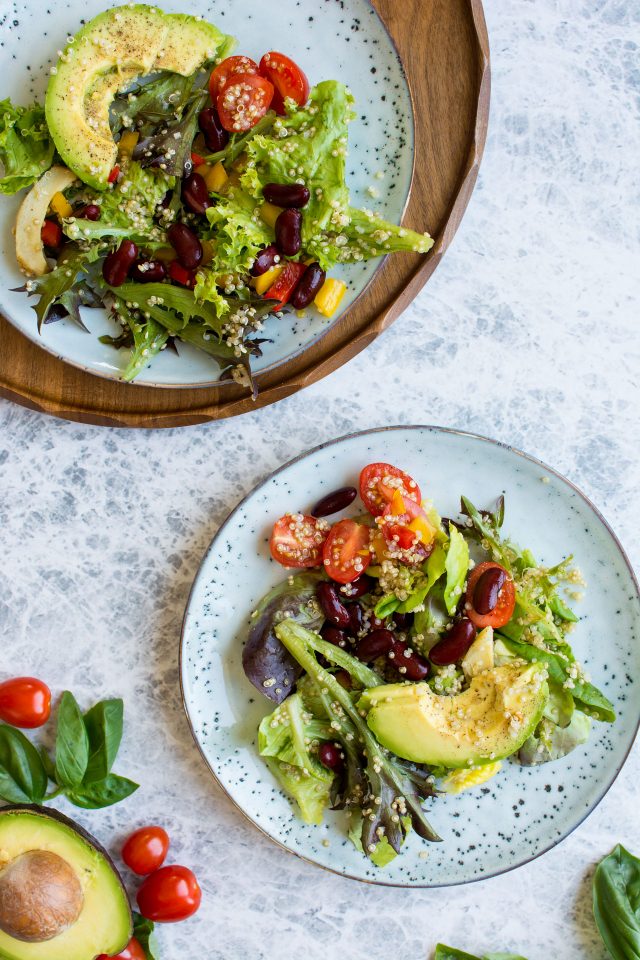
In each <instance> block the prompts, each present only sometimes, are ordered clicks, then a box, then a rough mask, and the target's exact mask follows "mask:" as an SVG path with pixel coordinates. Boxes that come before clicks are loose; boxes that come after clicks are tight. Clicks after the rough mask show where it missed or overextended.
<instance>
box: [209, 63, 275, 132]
mask: <svg viewBox="0 0 640 960" xmlns="http://www.w3.org/2000/svg"><path fill="white" fill-rule="evenodd" d="M272 100H273V85H272V84H270V83H269V81H268V80H265V78H264V77H258V76H254V75H253V74H251V73H236V74H234V75H233V76H232V77H230V78H229V79H228V80H227V82H226V83H225V85H224V87H223V88H222V90H221V91H220V93H219V94H218V99H217V102H216V106H217V108H218V116H219V117H220V123H221V124H222V126H223V127H224V129H225V130H228V131H229V132H230V133H240V132H242V131H244V130H251V128H252V127H255V125H256V123H257V122H258V120H261V119H262V118H263V117H264V115H265V113H266V112H267V110H268V109H269V107H270V106H271V101H272Z"/></svg>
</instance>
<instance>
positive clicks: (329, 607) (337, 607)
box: [316, 583, 349, 627]
mask: <svg viewBox="0 0 640 960" xmlns="http://www.w3.org/2000/svg"><path fill="white" fill-rule="evenodd" d="M316 597H317V598H318V603H319V604H320V606H321V607H322V612H323V613H324V615H325V617H326V618H327V620H328V621H329V623H330V624H331V625H332V626H334V627H348V626H349V611H348V610H347V608H346V607H345V605H344V604H343V603H342V601H341V600H340V597H339V595H338V591H337V590H336V588H335V587H334V585H333V584H332V583H319V584H318V586H317V587H316Z"/></svg>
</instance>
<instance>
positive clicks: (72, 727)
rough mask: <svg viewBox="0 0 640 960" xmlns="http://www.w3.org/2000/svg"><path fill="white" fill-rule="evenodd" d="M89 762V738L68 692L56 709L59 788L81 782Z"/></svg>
mask: <svg viewBox="0 0 640 960" xmlns="http://www.w3.org/2000/svg"><path fill="white" fill-rule="evenodd" d="M88 762H89V737H88V736H87V730H86V727H85V725H84V720H83V719H82V713H81V712H80V707H79V706H78V704H77V702H76V699H75V697H74V696H73V694H72V693H69V691H68V690H65V692H64V693H63V694H62V698H61V700H60V707H59V709H58V732H57V735H56V780H57V782H58V783H59V784H60V786H61V787H75V786H77V785H78V784H79V783H81V782H82V778H83V777H84V774H85V771H86V769H87V763H88Z"/></svg>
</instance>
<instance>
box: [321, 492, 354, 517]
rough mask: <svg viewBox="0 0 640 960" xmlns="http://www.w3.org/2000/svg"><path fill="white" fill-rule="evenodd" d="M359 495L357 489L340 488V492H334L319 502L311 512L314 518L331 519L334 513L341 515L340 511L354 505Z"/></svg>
mask: <svg viewBox="0 0 640 960" xmlns="http://www.w3.org/2000/svg"><path fill="white" fill-rule="evenodd" d="M357 495H358V491H357V490H356V488H355V487H340V488H339V489H338V490H332V492H331V493H328V494H327V495H326V497H323V498H322V500H318V502H317V503H316V505H315V507H314V508H313V510H312V511H311V516H312V517H330V516H331V514H333V513H339V512H340V510H346V508H347V507H348V506H349V504H350V503H353V501H354V500H355V498H356V497H357Z"/></svg>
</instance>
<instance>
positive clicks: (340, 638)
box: [243, 463, 615, 867]
mask: <svg viewBox="0 0 640 960" xmlns="http://www.w3.org/2000/svg"><path fill="white" fill-rule="evenodd" d="M358 493H359V495H360V499H361V501H362V505H360V506H358V505H356V498H357V496H358ZM349 508H350V509H349ZM347 510H349V513H350V515H345V511H347ZM337 514H342V517H341V518H339V519H337V520H335V522H333V523H330V522H329V521H328V520H327V519H326V518H327V517H334V516H335V515H337ZM504 514H505V501H504V497H502V496H501V497H500V498H499V499H498V501H497V503H496V505H495V507H494V508H493V509H492V510H480V509H478V508H476V507H475V506H474V505H473V503H472V502H471V501H470V500H468V499H467V498H466V497H462V501H461V513H460V515H459V516H458V517H456V518H450V519H443V518H442V517H440V516H439V514H438V513H437V511H436V508H435V506H434V505H433V503H431V502H430V501H428V500H427V499H425V498H423V495H422V493H421V491H420V487H419V486H418V483H417V482H416V480H414V479H413V478H412V477H410V476H409V475H408V474H406V473H405V472H404V471H402V470H400V469H398V468H397V467H395V466H393V465H391V464H388V463H370V464H368V465H367V466H365V467H364V469H363V470H362V472H361V474H360V478H359V489H356V487H355V486H353V487H342V488H340V489H338V490H335V491H334V492H333V493H331V494H329V495H327V496H326V497H324V498H323V499H322V500H321V501H320V502H319V503H318V504H316V505H315V507H313V509H311V510H310V511H309V512H308V513H297V512H291V513H287V514H285V515H284V516H282V517H281V518H280V519H279V520H278V521H277V522H276V523H275V525H274V527H273V532H272V535H271V540H270V549H271V555H272V557H273V559H274V560H275V561H277V562H278V563H279V564H280V565H281V566H283V567H285V568H287V569H288V570H289V571H290V573H289V575H288V576H287V577H286V578H285V579H284V580H283V581H282V583H280V584H279V585H277V586H276V587H275V588H274V589H273V590H271V591H270V592H269V593H268V594H267V595H266V596H265V597H264V598H263V599H262V601H261V602H260V603H259V605H258V607H257V609H256V610H255V611H254V613H253V615H252V619H251V626H250V630H249V635H248V639H247V642H246V644H245V646H244V649H243V667H244V670H245V673H246V675H247V677H248V678H249V680H250V681H251V682H252V683H253V684H254V686H255V687H256V688H257V689H258V690H259V691H260V692H261V693H262V694H264V695H265V696H266V697H268V698H269V699H270V700H271V701H272V702H273V703H274V704H275V709H274V710H273V711H272V712H271V713H269V714H268V715H267V716H265V717H264V719H263V720H262V722H261V723H260V727H259V731H258V747H259V751H260V754H261V756H262V757H263V758H264V760H265V763H266V764H267V766H268V768H269V770H270V771H271V772H272V774H273V775H274V776H275V778H276V780H277V781H278V782H279V783H280V785H281V786H282V787H283V788H284V790H285V791H286V792H287V793H288V794H289V795H290V796H291V797H292V798H293V799H294V800H295V802H296V805H297V811H298V813H299V815H300V816H301V817H302V819H303V820H304V821H305V822H307V823H311V824H319V823H321V821H322V818H323V814H324V812H325V810H327V809H328V808H331V809H333V810H336V809H340V810H341V809H343V810H345V812H346V817H347V822H346V829H347V831H348V834H349V837H350V838H351V840H352V841H353V843H354V844H355V846H356V847H357V848H358V849H359V850H361V851H362V853H363V854H364V855H365V856H367V857H369V859H370V860H371V861H372V862H373V863H374V864H375V865H376V866H378V867H383V866H385V865H386V864H387V863H389V862H390V861H391V860H392V859H393V858H394V857H396V856H397V855H398V854H399V853H400V852H401V849H402V846H403V843H404V841H405V839H406V837H407V835H408V833H409V832H410V831H411V830H412V829H413V830H414V831H415V832H416V833H417V834H419V836H420V837H422V838H423V839H425V840H428V841H437V840H439V839H440V837H439V836H438V834H437V832H436V830H435V829H434V827H433V826H432V825H431V823H430V821H429V819H427V813H426V811H425V808H424V803H425V801H426V800H429V801H431V800H434V799H435V798H437V797H441V796H443V795H446V794H449V795H451V794H457V793H459V792H461V791H463V790H467V789H469V788H472V787H475V786H479V785H481V784H485V783H486V782H487V781H488V780H489V779H490V778H492V777H494V776H500V775H504V771H503V768H504V766H505V764H506V763H507V762H512V763H516V764H520V765H524V766H534V765H537V764H543V763H547V762H552V761H557V760H560V759H561V758H562V757H564V756H566V755H567V754H568V753H569V752H570V751H572V750H574V749H575V748H577V747H579V746H580V745H581V744H583V743H585V742H586V741H587V739H588V738H589V736H590V733H591V726H592V721H593V720H594V719H595V720H598V721H602V722H605V723H613V722H614V720H615V712H614V708H613V705H612V704H611V703H610V701H609V700H608V699H607V697H606V696H605V695H604V694H603V693H602V692H601V691H600V690H598V689H597V687H595V686H594V685H593V684H592V683H591V681H590V679H589V677H588V675H587V673H586V671H585V669H584V667H583V666H582V665H581V664H580V663H579V661H578V660H577V659H576V657H575V655H574V652H573V649H572V646H571V643H570V636H571V632H572V630H573V629H574V627H575V626H576V623H577V622H578V617H577V615H576V614H575V613H574V611H573V609H572V608H571V606H570V605H569V601H570V600H579V599H580V597H581V590H582V587H583V586H584V584H583V581H582V577H581V574H580V572H579V570H578V569H577V568H576V566H575V565H574V563H573V558H572V557H571V556H569V557H567V558H565V559H564V560H562V561H561V562H559V563H557V564H556V565H554V566H552V567H547V566H542V565H541V564H540V563H538V562H537V561H536V559H535V557H534V556H533V554H532V553H531V551H530V550H528V549H526V548H525V549H523V548H521V547H520V546H518V545H517V543H516V542H514V541H513V540H512V539H510V538H509V537H506V536H505V535H504V533H503V531H502V528H503V523H504ZM429 815H430V814H429Z"/></svg>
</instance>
